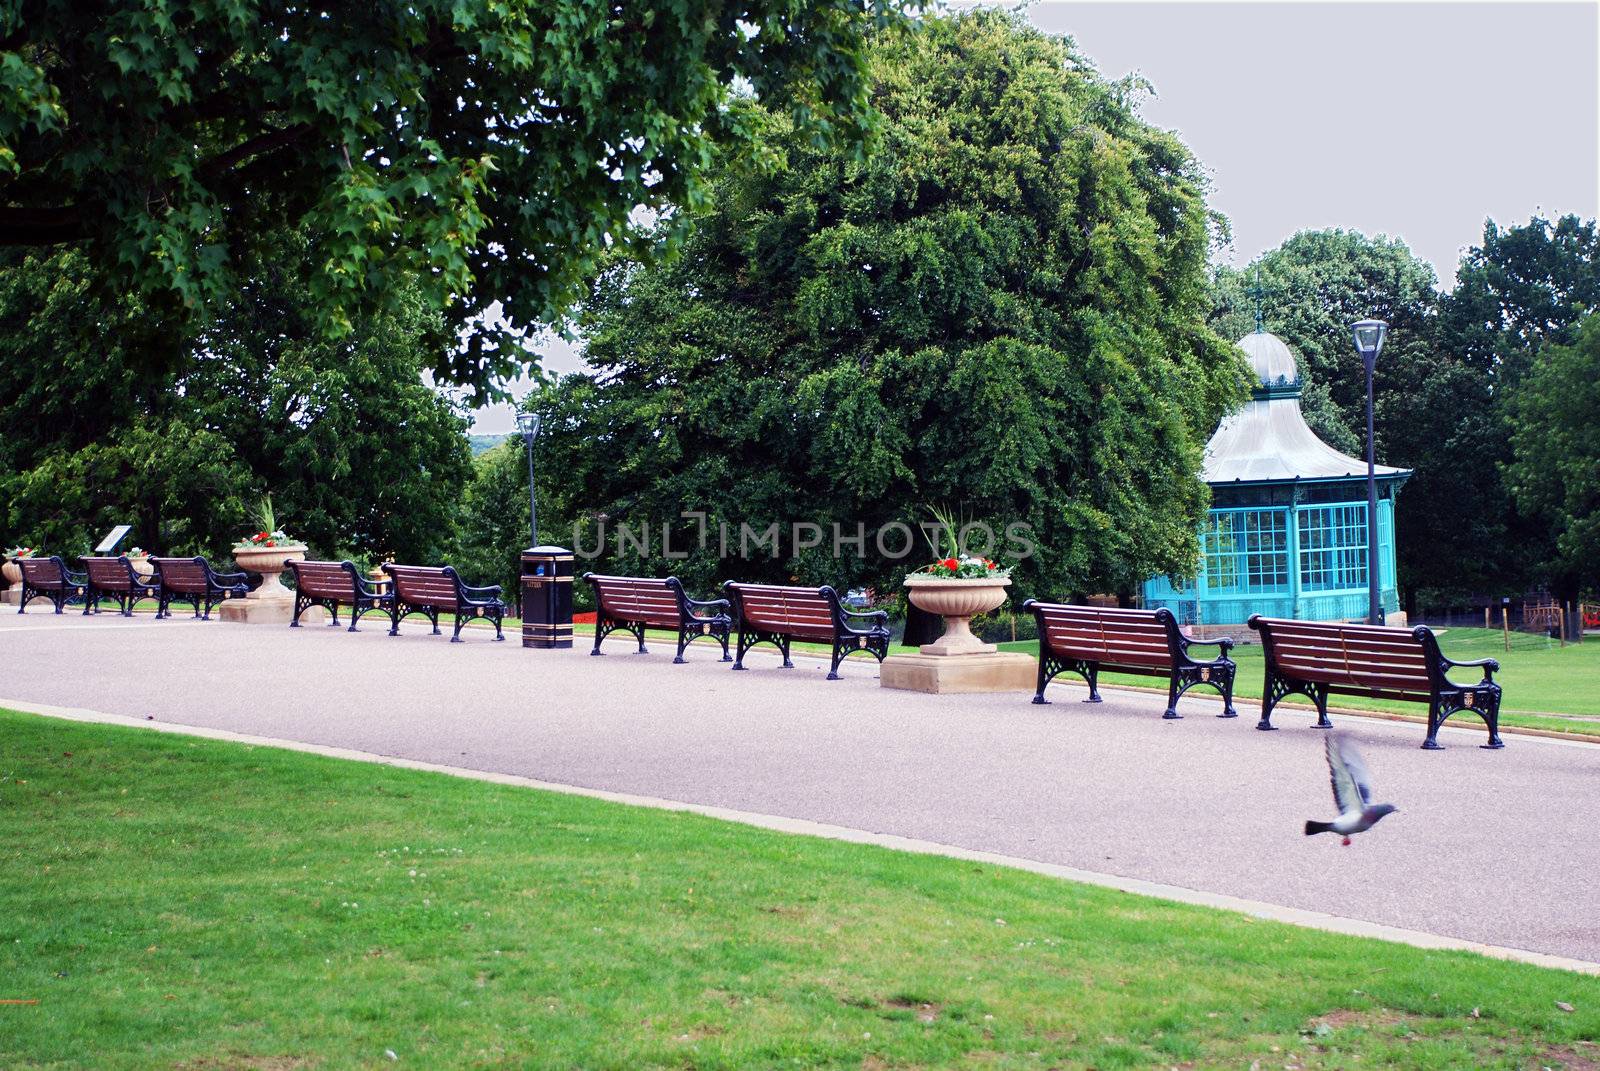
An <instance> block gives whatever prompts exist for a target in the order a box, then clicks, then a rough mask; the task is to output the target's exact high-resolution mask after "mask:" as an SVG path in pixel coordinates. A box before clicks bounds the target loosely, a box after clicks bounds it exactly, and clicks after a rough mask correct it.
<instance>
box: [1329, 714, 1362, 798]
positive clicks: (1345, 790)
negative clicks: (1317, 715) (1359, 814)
mask: <svg viewBox="0 0 1600 1071" xmlns="http://www.w3.org/2000/svg"><path fill="white" fill-rule="evenodd" d="M1327 749H1328V773H1329V775H1330V777H1331V779H1332V781H1333V802H1334V804H1335V805H1337V806H1338V808H1339V813H1340V814H1348V813H1350V812H1351V811H1360V810H1362V809H1363V808H1365V807H1366V806H1367V804H1369V803H1371V802H1372V775H1371V774H1370V773H1368V772H1367V764H1366V763H1365V762H1363V761H1362V759H1361V753H1360V752H1359V751H1357V750H1356V746H1355V744H1353V743H1351V742H1350V741H1349V740H1347V739H1345V738H1344V737H1343V736H1341V735H1339V734H1338V733H1329V734H1328V739H1327Z"/></svg>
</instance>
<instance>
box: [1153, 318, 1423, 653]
mask: <svg viewBox="0 0 1600 1071" xmlns="http://www.w3.org/2000/svg"><path fill="white" fill-rule="evenodd" d="M1239 348H1240V349H1242V350H1244V352H1245V354H1246V355H1247V356H1248V357H1249V360H1250V364H1251V366H1252V368H1253V369H1254V371H1255V374H1256V377H1257V379H1258V382H1257V383H1256V385H1255V387H1254V389H1253V390H1252V391H1251V397H1250V401H1249V402H1248V403H1247V404H1246V405H1245V407H1244V408H1243V409H1241V410H1239V411H1238V412H1236V413H1234V414H1232V415H1230V416H1228V417H1227V418H1226V419H1224V420H1223V422H1222V424H1221V426H1219V427H1218V428H1217V431H1216V434H1214V435H1212V436H1211V441H1210V442H1209V443H1207V444H1206V456H1205V480H1206V482H1207V483H1208V484H1210V485H1211V499H1212V501H1211V512H1210V514H1209V515H1208V516H1207V518H1206V525H1205V529H1204V530H1203V531H1202V532H1201V539H1200V542H1201V561H1200V563H1199V565H1200V570H1199V575H1198V577H1197V578H1196V579H1195V580H1193V581H1189V582H1186V583H1181V584H1175V583H1174V582H1172V581H1171V580H1170V579H1169V578H1167V577H1156V578H1154V579H1152V580H1148V581H1146V582H1145V585H1144V604H1145V606H1147V607H1150V608H1154V607H1158V606H1165V607H1168V608H1169V609H1171V610H1172V611H1173V612H1174V613H1175V614H1177V616H1178V620H1179V621H1181V622H1185V623H1195V624H1203V625H1232V624H1239V623H1241V622H1244V621H1246V620H1247V619H1248V618H1249V617H1250V615H1251V614H1262V615H1264V616H1267V617H1294V618H1300V619H1303V620H1311V621H1354V620H1363V621H1364V620H1366V617H1367V600H1368V594H1367V463H1366V461H1365V460H1364V459H1361V458H1354V457H1350V456H1349V455H1347V454H1342V453H1340V452H1339V451H1337V450H1335V449H1334V448H1333V447H1331V446H1329V445H1328V444H1327V443H1325V442H1323V441H1322V440H1321V439H1319V438H1317V436H1316V434H1315V433H1314V432H1313V431H1312V430H1311V428H1310V427H1309V426H1308V425H1307V424H1306V420H1305V417H1304V415H1303V414H1302V413H1301V412H1300V386H1301V384H1300V371H1299V368H1298V367H1297V365H1296V362H1295V356H1294V353H1293V352H1292V351H1291V350H1290V349H1289V347H1288V346H1286V345H1285V344H1284V342H1283V340H1282V339H1280V338H1278V337H1277V336H1276V335H1273V334H1270V333H1268V332H1266V331H1263V330H1262V329H1261V328H1260V327H1259V326H1258V327H1257V328H1256V330H1255V331H1254V332H1253V333H1251V334H1248V335H1246V336H1245V337H1244V338H1242V339H1240V340H1239ZM1376 471H1377V487H1378V573H1379V581H1380V583H1379V592H1380V598H1381V601H1382V604H1383V609H1384V613H1385V615H1386V616H1389V617H1392V616H1393V615H1394V614H1395V613H1396V611H1397V610H1398V607H1399V597H1398V591H1397V588H1396V584H1395V549H1394V548H1395V539H1394V501H1395V495H1396V494H1397V493H1398V492H1399V490H1400V485H1401V484H1403V483H1405V481H1406V478H1407V477H1409V476H1410V475H1411V470H1409V469H1398V468H1392V467H1390V466H1388V465H1379V466H1377V470H1376Z"/></svg>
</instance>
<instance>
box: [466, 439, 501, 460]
mask: <svg viewBox="0 0 1600 1071" xmlns="http://www.w3.org/2000/svg"><path fill="white" fill-rule="evenodd" d="M509 438H511V435H510V434H506V435H468V436H467V441H468V442H469V443H471V444H472V456H473V457H477V456H478V455H479V454H481V453H483V452H484V451H485V450H492V449H494V448H495V447H496V446H499V445H500V444H501V443H503V442H505V441H506V440H507V439H509Z"/></svg>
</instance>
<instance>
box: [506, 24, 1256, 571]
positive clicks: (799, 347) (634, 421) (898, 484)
mask: <svg viewBox="0 0 1600 1071" xmlns="http://www.w3.org/2000/svg"><path fill="white" fill-rule="evenodd" d="M872 71H873V75H874V84H873V92H872V100H873V103H874V104H875V105H876V107H877V108H878V110H879V112H880V113H881V114H882V116H883V128H882V135H881V139H880V142H879V145H878V149H877V151H876V152H875V153H874V154H873V155H872V157H871V158H870V159H867V160H862V159H861V158H859V157H858V156H855V155H852V154H850V153H848V152H844V151H841V150H840V149H838V148H836V147H818V146H817V145H815V144H814V143H813V142H812V140H811V139H809V138H807V137H805V136H803V134H802V133H801V132H799V131H795V130H792V129H790V128H789V127H787V126H786V124H784V122H783V121H782V120H781V118H780V117H777V116H772V117H770V118H769V120H768V122H769V125H770V127H771V129H772V130H773V131H774V137H778V138H780V139H781V140H780V142H779V145H780V147H781V149H782V151H783V152H785V153H786V154H787V156H788V158H789V160H790V164H791V166H790V167H788V168H787V169H784V170H782V171H778V172H768V171H759V170H754V169H751V168H748V167H743V166H740V164H739V161H737V160H733V159H729V160H724V161H723V162H722V165H721V166H720V167H719V168H718V170H717V171H716V176H717V177H716V183H715V187H714V195H713V197H712V200H711V205H710V206H709V208H708V209H707V210H706V211H705V212H704V213H703V214H701V215H700V216H699V217H697V219H696V220H695V227H694V230H693V232H692V235H691V237H690V238H689V239H688V240H687V241H686V243H685V245H684V248H683V254H682V256H681V257H680V258H679V259H677V260H675V261H673V262H671V263H669V264H654V263H640V262H638V261H637V260H633V259H628V258H619V260H618V261H617V262H616V263H615V264H614V265H613V266H612V267H611V268H610V270H609V271H607V272H606V273H605V274H604V275H603V276H602V277H601V278H600V280H599V282H598V284H597V285H596V287H595V289H594V292H593V295H592V297H591V299H590V301H589V302H588V304H587V305H586V307H585V309H584V313H583V318H582V328H583V330H584V332H585V334H586V336H587V342H588V349H587V356H588V359H589V361H590V362H591V363H592V364H593V365H594V366H595V367H596V368H597V369H598V375H597V376H596V377H594V378H592V379H590V378H586V377H570V378H568V379H566V380H564V381H562V382H561V384H560V385H559V386H558V387H556V388H555V389H552V390H550V391H546V392H543V393H541V394H539V395H538V396H537V398H536V402H537V404H539V405H541V406H542V407H543V408H544V409H545V412H546V414H547V425H546V426H547V427H549V428H550V429H551V432H550V435H551V441H552V442H559V443H561V444H562V446H561V451H562V463H561V466H560V473H559V476H560V479H561V481H562V485H561V487H560V488H558V489H557V491H556V495H555V497H556V498H557V499H558V500H559V501H560V502H561V503H562V507H561V508H562V509H564V510H566V511H568V512H569V513H571V514H573V515H574V516H576V515H578V514H579V512H580V510H579V509H578V507H579V506H580V505H582V506H586V507H587V508H586V510H585V511H583V512H584V513H585V514H586V519H585V523H586V524H587V525H588V526H589V527H588V528H587V529H586V532H588V533H590V534H598V533H597V532H596V531H595V529H596V528H597V526H598V525H599V524H601V523H605V524H607V525H609V526H610V527H609V532H610V533H611V535H612V536H613V537H614V536H615V534H616V531H617V528H616V526H617V525H619V524H629V525H633V526H634V527H633V532H634V535H635V538H637V534H638V531H639V527H638V526H639V525H641V524H643V523H646V522H648V523H649V524H650V525H651V532H652V541H651V549H650V551H649V552H648V553H639V552H638V551H636V550H635V549H634V548H632V547H630V548H629V549H628V550H627V552H626V553H623V554H620V555H618V556H616V557H615V558H614V559H613V562H614V564H617V563H620V564H622V565H627V564H628V563H630V562H641V563H642V565H643V566H644V567H649V568H653V569H657V568H671V569H674V570H676V571H678V572H679V573H680V574H681V575H684V576H686V577H689V578H690V579H691V580H693V581H694V582H696V583H699V584H702V585H704V584H706V583H709V582H710V581H711V580H712V579H713V578H714V577H716V576H718V575H728V574H733V573H737V574H739V575H742V576H745V577H751V576H765V577H771V578H779V579H782V578H787V577H791V576H795V577H801V578H804V579H806V580H809V581H816V582H821V581H827V582H831V583H835V584H850V583H858V582H874V583H883V582H889V581H892V580H893V579H894V577H895V574H896V571H897V566H896V564H895V563H894V562H893V561H890V560H886V559H885V558H884V557H882V556H880V555H877V554H876V553H875V552H874V547H875V540H874V533H875V532H877V531H879V530H881V529H883V526H885V525H886V524H889V523H890V522H894V521H900V522H915V521H917V520H918V519H920V518H923V517H925V516H926V513H925V506H926V504H929V503H938V504H942V505H945V506H948V507H950V508H951V509H954V510H956V511H959V512H960V513H962V514H964V515H965V516H966V517H969V518H975V519H981V520H984V521H986V522H992V523H994V524H995V525H997V526H1004V525H1005V524H1007V523H1009V522H1013V521H1015V522H1023V523H1026V524H1028V525H1031V526H1032V530H1033V532H1034V538H1035V540H1036V542H1037V552H1036V553H1035V554H1034V556H1033V557H1031V558H1029V559H1028V560H1027V561H1026V562H1024V563H1023V564H1022V567H1021V570H1020V573H1019V577H1018V579H1019V590H1020V591H1021V592H1023V593H1040V594H1046V593H1048V594H1052V595H1060V594H1065V593H1067V592H1071V591H1085V590H1106V589H1111V590H1121V591H1130V590H1132V589H1133V588H1134V587H1135V586H1136V585H1137V584H1138V583H1140V582H1141V581H1142V580H1143V579H1144V578H1145V577H1146V576H1148V575H1150V574H1152V573H1156V572H1175V573H1182V572H1189V571H1192V570H1193V568H1194V563H1195V560H1196V556H1197V537H1196V533H1197V531H1198V529H1199V526H1200V521H1201V518H1202V516H1203V513H1204V510H1205V508H1206V506H1207V500H1208V496H1207V493H1206V488H1205V486H1204V484H1203V483H1201V482H1200V480H1199V479H1198V472H1199V468H1200V454H1201V446H1202V445H1203V443H1204V440H1205V438H1206V436H1207V435H1208V434H1209V433H1210V431H1211V429H1212V428H1213V427H1214V426H1215V424H1216V421H1217V420H1218V418H1219V417H1220V416H1221V414H1222V413H1223V411H1224V410H1225V409H1227V408H1228V407H1229V406H1231V405H1233V404H1235V403H1236V402H1237V401H1238V400H1239V399H1240V397H1241V396H1242V386H1243V366H1242V361H1241V360H1240V359H1239V358H1238V355H1237V353H1236V352H1234V351H1233V350H1232V349H1231V347H1229V346H1228V345H1227V344H1226V343H1224V342H1223V341H1222V340H1220V339H1219V338H1217V336H1216V335H1215V334H1213V333H1212V332H1211V331H1210V330H1209V329H1207V327H1206V326H1205V322H1204V319H1205V315H1206V311H1207V307H1208V297H1207V287H1206V283H1207V279H1206V267H1205V265H1206V256H1207V253H1208V250H1209V246H1210V241H1211V234H1212V225H1213V224H1214V223H1216V222H1217V220H1216V219H1215V217H1213V216H1212V214H1211V213H1209V212H1208V210H1207V208H1206V205H1205V202H1204V193H1205V180H1204V178H1203V175H1202V173H1201V170H1200V168H1199V166H1198V165H1197V164H1196V162H1195V161H1194V159H1193V158H1192V156H1191V155H1190V154H1189V152H1188V150H1187V149H1186V148H1185V147H1184V146H1183V145H1182V144H1181V143H1180V142H1179V141H1178V140H1177V139H1176V138H1175V137H1174V136H1173V135H1171V134H1169V133H1166V132H1164V131H1160V130H1157V129H1155V128H1154V127H1151V126H1150V125H1148V124H1146V123H1144V122H1142V121H1141V120H1140V119H1139V117H1138V114H1137V110H1136V100H1137V95H1138V91H1139V87H1138V85H1136V84H1134V83H1131V82H1122V83H1107V82H1106V81H1104V80H1102V79H1101V78H1099V77H1098V76H1097V75H1096V74H1095V73H1094V72H1093V70H1092V68H1090V67H1089V65H1088V64H1087V63H1086V62H1085V61H1084V60H1083V59H1082V58H1081V57H1080V56H1078V55H1077V53H1075V52H1074V51H1073V49H1072V47H1071V45H1070V43H1069V42H1068V41H1066V40H1064V39H1061V38H1055V37H1051V36H1048V35H1045V34H1043V33H1040V32H1038V31H1036V30H1033V29H1031V28H1029V27H1028V26H1027V25H1026V24H1025V22H1024V21H1023V20H1022V18H1021V17H1020V16H1018V15H1015V14H1004V13H999V12H994V11H976V12H971V13H967V14H963V15H959V16H954V17H950V18H933V19H928V20H926V21H925V22H924V23H922V24H921V25H920V27H919V32H918V33H916V34H915V35H914V36H913V37H911V38H909V39H908V38H906V37H904V36H888V37H885V38H884V39H882V40H880V42H879V43H878V45H877V47H876V49H875V51H874V54H873V58H872ZM685 510H698V511H705V513H706V514H707V516H706V517H705V518H704V521H703V523H704V526H705V531H706V534H707V539H706V546H705V548H704V549H702V543H701V541H700V529H701V524H702V521H701V519H700V518H690V519H686V520H685V519H681V518H680V513H681V511H685ZM601 515H603V517H602V516H601ZM724 522H725V523H727V524H728V525H729V526H730V528H729V531H730V533H731V535H732V536H733V539H732V540H731V542H730V545H729V548H728V549H729V552H730V554H732V555H734V556H737V555H738V553H739V550H740V549H741V542H740V540H739V538H738V537H739V533H740V525H741V524H749V525H751V526H752V528H753V529H754V530H756V531H757V532H762V531H765V530H766V526H767V525H768V524H770V523H774V522H776V523H777V524H778V525H779V526H780V530H781V532H782V533H783V537H782V544H783V545H782V549H781V551H780V553H779V554H778V555H777V557H776V558H774V557H773V556H772V554H771V553H770V551H768V550H766V549H760V550H754V549H753V548H747V549H752V550H753V552H752V554H751V558H750V560H748V561H742V562H740V561H733V562H721V563H719V562H718V561H716V558H717V555H718V552H719V551H720V543H721V541H722V540H721V534H722V530H721V527H720V526H721V524H722V523H724ZM663 523H673V524H674V527H675V530H674V532H673V543H672V550H673V552H674V553H680V552H682V551H684V550H685V549H688V550H689V551H691V554H690V557H689V558H688V559H687V560H685V561H682V562H680V561H677V560H675V559H671V558H668V557H667V554H666V552H664V551H663V549H662V546H661V539H660V536H661V533H660V527H659V526H660V525H661V524H663ZM796 523H811V524H817V525H819V526H821V527H822V530H823V532H824V533H825V535H824V537H823V543H822V545H821V546H818V547H814V548H797V547H796V546H794V545H792V542H793V541H792V540H791V538H790V537H791V535H792V534H793V532H794V529H793V525H794V524H796ZM835 523H837V524H839V525H840V526H841V529H842V533H843V534H844V535H845V536H846V537H854V536H856V535H857V534H858V531H859V530H858V529H857V525H858V524H861V525H863V526H864V528H865V532H866V534H867V550H868V555H867V560H865V561H861V562H854V561H852V559H851V557H850V556H848V554H849V548H846V550H847V557H846V558H845V559H844V560H839V561H836V560H835V559H834V557H833V555H832V546H831V542H832V540H831V534H832V533H831V526H832V525H833V524H835ZM808 541H809V533H804V534H803V535H802V539H801V542H808ZM903 542H904V540H903V539H902V538H900V537H899V536H898V535H895V536H891V537H890V538H889V539H888V540H887V544H886V545H887V546H888V547H889V549H891V550H894V549H898V547H899V545H900V544H901V543H903ZM918 542H919V544H920V540H919V541H918ZM611 545H612V546H613V547H614V546H615V539H614V538H613V539H612V540H611ZM924 550H925V548H921V547H920V546H918V547H917V548H914V549H913V556H912V558H911V559H910V561H909V562H905V563H901V564H899V565H898V571H901V572H903V571H904V569H905V568H906V565H907V564H914V563H915V562H917V561H920V560H921V558H922V554H923V552H924Z"/></svg>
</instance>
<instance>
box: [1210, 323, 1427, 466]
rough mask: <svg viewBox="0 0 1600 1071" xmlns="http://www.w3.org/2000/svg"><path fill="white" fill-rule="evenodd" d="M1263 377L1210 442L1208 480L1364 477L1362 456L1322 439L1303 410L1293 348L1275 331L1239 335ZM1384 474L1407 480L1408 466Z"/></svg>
mask: <svg viewBox="0 0 1600 1071" xmlns="http://www.w3.org/2000/svg"><path fill="white" fill-rule="evenodd" d="M1239 348H1240V349H1242V350H1243V351H1244V352H1245V356H1246V357H1248V358H1249V360H1250V366H1251V368H1252V369H1253V370H1254V371H1255V373H1256V376H1257V378H1258V379H1259V380H1260V386H1259V387H1258V388H1257V389H1255V390H1254V391H1252V392H1251V400H1250V401H1249V402H1247V403H1246V404H1245V407H1244V408H1243V409H1240V410H1239V411H1238V412H1235V413H1231V414H1229V415H1228V416H1227V417H1225V418H1223V421H1222V424H1221V425H1220V426H1219V427H1218V428H1217V430H1216V433H1215V434H1213V435H1212V436H1211V441H1210V442H1208V443H1207V444H1206V458H1205V470H1204V475H1205V481H1206V482H1207V483H1210V484H1224V483H1265V482H1273V483H1277V482H1288V481H1292V480H1337V479H1355V478H1365V477H1366V475H1367V463H1366V461H1365V460H1364V459H1362V458H1356V457H1351V456H1350V455H1349V454H1344V453H1340V452H1339V451H1338V450H1335V449H1334V448H1333V447H1331V446H1329V445H1328V444H1327V443H1325V442H1323V441H1322V440H1321V439H1319V438H1317V435H1316V432H1314V431H1312V430H1311V426H1310V425H1309V424H1307V423H1306V418H1305V415H1304V414H1303V413H1301V411H1300V371H1299V367H1298V365H1297V364H1296V362H1295V356H1294V351H1293V350H1291V349H1290V348H1289V347H1288V346H1287V345H1285V344H1284V341H1283V340H1282V339H1281V338H1279V337H1278V336H1276V335H1273V334H1269V333H1267V332H1265V331H1255V332H1252V333H1251V334H1248V335H1246V336H1244V337H1243V338H1241V339H1240V340H1239ZM1377 475H1378V477H1379V478H1380V479H1404V478H1405V477H1407V476H1409V475H1411V470H1410V469H1400V468H1394V467H1392V466H1390V465H1379V466H1377Z"/></svg>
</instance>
